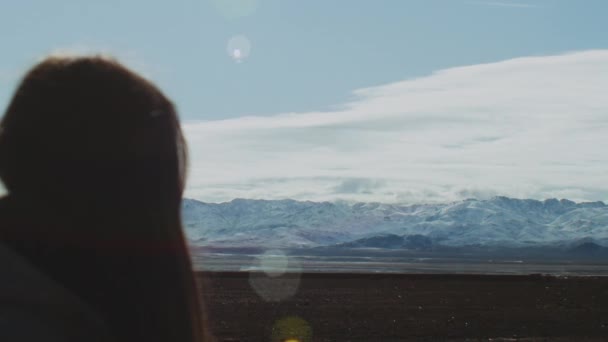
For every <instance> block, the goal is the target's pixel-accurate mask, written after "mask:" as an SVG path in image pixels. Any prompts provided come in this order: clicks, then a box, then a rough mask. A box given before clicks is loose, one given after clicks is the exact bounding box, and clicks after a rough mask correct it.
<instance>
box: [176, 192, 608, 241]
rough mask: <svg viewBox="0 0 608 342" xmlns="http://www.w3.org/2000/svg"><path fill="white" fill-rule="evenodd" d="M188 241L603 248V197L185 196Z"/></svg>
mask: <svg viewBox="0 0 608 342" xmlns="http://www.w3.org/2000/svg"><path fill="white" fill-rule="evenodd" d="M182 217H183V221H184V226H185V229H186V235H187V236H188V239H189V240H190V243H191V244H192V245H194V246H210V247H260V248H313V247H344V248H385V249H395V248H405V249H428V248H431V247H432V246H443V247H463V246H478V247H479V246H482V247H517V248H519V247H525V248H527V247H546V246H574V245H576V246H582V247H580V248H587V249H589V248H591V249H593V248H605V247H608V206H607V205H606V204H604V203H603V202H585V203H576V202H573V201H570V200H566V199H562V200H557V199H547V200H544V201H538V200H532V199H514V198H508V197H494V198H491V199H487V200H477V199H468V200H463V201H459V202H453V203H445V204H416V205H395V204H383V203H347V202H333V203H332V202H310V201H295V200H289V199H288V200H253V199H235V200H232V201H230V202H225V203H204V202H200V201H197V200H193V199H184V201H183V204H182Z"/></svg>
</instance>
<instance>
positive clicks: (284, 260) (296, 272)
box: [249, 250, 301, 302]
mask: <svg viewBox="0 0 608 342" xmlns="http://www.w3.org/2000/svg"><path fill="white" fill-rule="evenodd" d="M253 269H254V270H255V271H254V272H251V273H250V274H249V285H250V286H251V288H252V289H253V290H254V291H255V292H256V293H257V294H258V295H259V296H260V297H262V299H264V300H265V301H269V302H279V301H282V300H285V299H288V298H290V297H293V296H294V295H295V294H296V293H297V291H298V288H299V287H300V274H301V267H300V265H299V263H297V262H296V261H295V260H292V259H291V258H289V257H288V256H287V255H286V254H285V253H283V252H282V251H279V250H270V251H267V252H265V253H264V254H262V255H260V256H258V258H257V261H256V265H255V266H254V267H253Z"/></svg>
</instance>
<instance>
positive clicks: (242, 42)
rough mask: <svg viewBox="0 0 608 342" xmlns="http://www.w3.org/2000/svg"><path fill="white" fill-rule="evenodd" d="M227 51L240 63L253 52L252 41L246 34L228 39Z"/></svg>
mask: <svg viewBox="0 0 608 342" xmlns="http://www.w3.org/2000/svg"><path fill="white" fill-rule="evenodd" d="M226 52H227V53H228V56H230V58H232V59H233V60H234V61H235V62H237V63H240V62H242V61H243V60H245V59H246V58H247V57H249V54H250V53H251V41H249V39H248V38H247V37H245V36H244V35H237V36H234V37H232V38H230V40H229V41H228V44H227V45H226Z"/></svg>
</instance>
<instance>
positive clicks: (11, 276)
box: [0, 243, 110, 341]
mask: <svg viewBox="0 0 608 342" xmlns="http://www.w3.org/2000/svg"><path fill="white" fill-rule="evenodd" d="M108 336H109V334H108V331H107V329H106V327H105V325H104V323H103V321H102V320H101V319H100V318H99V317H98V315H97V314H96V313H95V312H94V311H93V310H91V309H90V308H88V307H87V305H86V304H85V303H84V302H82V301H81V300H80V299H79V298H77V297H76V296H74V295H73V294H71V293H70V292H69V291H68V290H67V289H65V288H63V287H62V286H61V285H60V284H59V283H57V282H55V281H53V280H52V279H50V278H49V277H48V276H46V275H45V274H44V273H43V272H42V271H40V270H38V269H36V268H35V267H34V266H33V265H31V264H30V263H29V262H28V261H27V260H26V259H25V258H23V257H21V256H20V255H19V254H17V253H16V252H14V251H12V250H11V249H10V248H9V247H7V246H6V245H4V244H2V243H0V340H2V341H8V340H10V341H33V340H34V339H38V338H44V339H45V340H46V341H82V340H86V341H109V340H110V338H109V337H108Z"/></svg>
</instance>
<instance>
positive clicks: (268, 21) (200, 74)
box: [0, 0, 608, 120]
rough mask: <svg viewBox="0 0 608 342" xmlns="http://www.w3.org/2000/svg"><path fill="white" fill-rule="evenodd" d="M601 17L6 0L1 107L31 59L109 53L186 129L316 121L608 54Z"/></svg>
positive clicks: (414, 5)
mask: <svg viewBox="0 0 608 342" xmlns="http://www.w3.org/2000/svg"><path fill="white" fill-rule="evenodd" d="M222 3H223V4H222ZM239 7H240V8H241V9H242V11H239V10H238V9H239ZM226 8H228V9H230V8H232V9H233V10H232V11H230V10H226ZM222 9H223V11H222ZM605 13H608V2H606V1H603V0H583V1H573V0H516V1H510V0H496V1H494V0H478V1H474V0H381V1H369V0H349V1H346V0H345V1H342V0H336V1H322V0H311V1H299V0H177V1H154V0H128V1H125V0H105V1H83V0H57V1H52V2H49V1H45V0H38V1H34V0H20V1H10V2H6V3H5V4H3V5H2V12H0V41H2V44H3V49H2V51H3V53H2V59H1V60H0V72H1V74H0V76H2V78H1V79H0V82H1V83H0V93H1V94H2V95H1V96H0V100H2V103H5V102H6V99H7V96H8V95H7V94H9V93H10V91H11V89H12V88H13V87H14V84H15V79H16V78H17V77H18V75H19V74H20V73H21V72H23V71H24V70H25V69H26V68H27V66H29V65H30V64H32V62H34V61H35V60H36V59H38V58H40V57H41V56H44V55H45V54H47V53H49V52H51V51H54V50H57V49H67V50H70V49H72V50H75V51H83V50H84V51H97V50H103V51H107V52H110V53H113V54H115V55H118V56H119V57H121V58H122V59H123V60H125V62H127V63H128V64H130V65H132V66H133V67H135V68H138V69H139V70H142V71H143V72H145V73H146V74H148V76H149V77H150V78H152V79H154V80H155V81H157V82H158V83H159V84H160V85H161V87H162V88H163V89H164V90H165V91H166V92H168V93H169V94H170V95H171V96H172V97H173V98H174V100H175V101H176V102H177V103H178V104H179V107H180V109H181V115H182V117H183V118H184V119H200V120H209V119H217V118H226V117H238V116H244V115H271V114H276V113H283V112H301V111H309V110H319V109H323V108H331V107H332V106H335V105H338V104H340V103H341V102H343V101H345V100H348V99H349V97H350V96H351V91H352V90H354V89H358V88H362V87H369V86H373V85H380V84H384V83H388V82H393V81H398V80H401V79H405V78H410V77H416V76H423V75H426V74H429V73H431V72H432V71H434V70H438V69H444V68H447V67H453V66H460V65H471V64H478V63H484V62H493V61H499V60H504V59H508V58H513V57H520V56H529V55H548V54H553V53H561V52H566V51H574V50H585V49H597V48H603V47H606V46H607V45H608V35H606V34H605V32H606V24H605ZM235 14H241V15H242V16H237V15H235ZM235 35H244V36H246V37H247V38H248V39H249V40H250V42H251V46H252V49H251V55H250V56H249V57H248V58H247V59H246V60H245V61H244V62H243V63H235V62H234V61H233V60H232V59H231V58H229V56H228V55H227V53H226V44H227V43H228V41H229V40H230V38H231V37H233V36H235Z"/></svg>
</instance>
